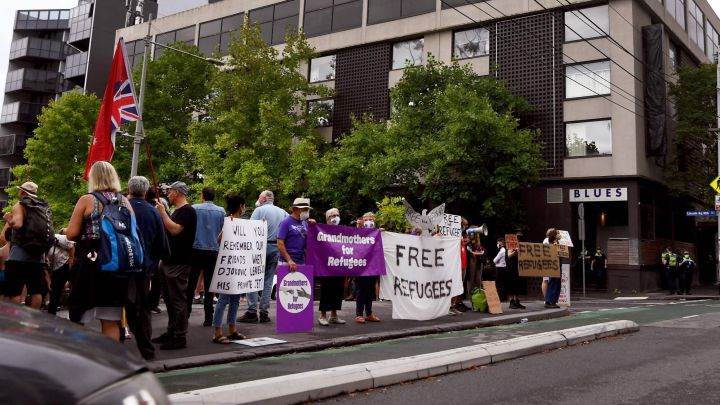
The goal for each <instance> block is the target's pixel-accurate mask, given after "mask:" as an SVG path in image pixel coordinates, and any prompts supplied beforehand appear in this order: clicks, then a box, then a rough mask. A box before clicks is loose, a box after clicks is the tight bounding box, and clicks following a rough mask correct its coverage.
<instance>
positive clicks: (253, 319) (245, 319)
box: [237, 312, 258, 323]
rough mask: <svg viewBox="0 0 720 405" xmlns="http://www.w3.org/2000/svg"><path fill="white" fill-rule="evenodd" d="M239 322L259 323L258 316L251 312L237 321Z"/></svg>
mask: <svg viewBox="0 0 720 405" xmlns="http://www.w3.org/2000/svg"><path fill="white" fill-rule="evenodd" d="M237 321H238V322H242V323H256V322H257V321H258V316H257V314H253V313H251V312H245V313H244V314H243V316H241V317H240V318H238V319H237Z"/></svg>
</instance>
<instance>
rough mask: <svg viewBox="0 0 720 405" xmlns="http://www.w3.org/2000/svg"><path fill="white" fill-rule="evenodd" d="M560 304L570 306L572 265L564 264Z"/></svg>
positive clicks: (561, 277)
mask: <svg viewBox="0 0 720 405" xmlns="http://www.w3.org/2000/svg"><path fill="white" fill-rule="evenodd" d="M558 305H562V306H566V307H569V306H570V265H569V264H563V265H562V275H561V276H560V298H559V299H558Z"/></svg>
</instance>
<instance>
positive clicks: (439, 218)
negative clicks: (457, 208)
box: [403, 201, 445, 236]
mask: <svg viewBox="0 0 720 405" xmlns="http://www.w3.org/2000/svg"><path fill="white" fill-rule="evenodd" d="M403 204H404V205H405V217H406V218H407V220H408V222H410V225H412V226H413V227H414V228H420V229H422V231H423V236H431V235H432V234H431V232H432V231H433V230H434V229H435V228H436V227H437V226H438V225H440V224H441V223H442V222H443V220H444V219H445V204H444V203H443V204H440V205H438V206H437V207H435V208H433V209H432V210H431V211H430V213H428V212H427V210H426V209H424V210H422V214H420V213H418V212H417V211H415V210H414V209H413V207H412V205H410V204H409V203H408V202H407V201H403Z"/></svg>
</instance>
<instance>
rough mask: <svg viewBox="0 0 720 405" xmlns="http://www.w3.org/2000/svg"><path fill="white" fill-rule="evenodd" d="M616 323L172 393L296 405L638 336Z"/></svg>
mask: <svg viewBox="0 0 720 405" xmlns="http://www.w3.org/2000/svg"><path fill="white" fill-rule="evenodd" d="M638 330H639V326H638V324H636V323H635V322H632V321H626V320H623V321H614V322H606V323H600V324H595V325H588V326H581V327H578V328H571V329H564V330H559V331H554V332H545V333H539V334H536V335H530V336H522V337H518V338H514V339H508V340H501V341H497V342H492V343H485V344H481V345H475V346H469V347H463V348H459V349H452V350H444V351H441V352H437V353H427V354H422V355H417V356H409V357H402V358H398V359H390V360H382V361H374V362H369V363H362V364H353V365H349V366H342V367H333V368H328V369H324V370H315V371H309V372H305V373H297V374H290V375H285V376H279V377H273V378H266V379H262V380H256V381H248V382H243V383H238V384H230V385H225V386H220V387H214V388H206V389H202V390H196V391H190V392H184V393H178V394H173V395H170V399H171V401H172V402H173V403H174V404H182V405H190V404H203V405H229V404H260V403H262V404H294V403H299V402H306V401H313V400H319V399H322V398H329V397H333V396H336V395H341V394H345V393H348V392H353V391H361V390H367V389H371V388H379V387H383V386H388V385H393V384H398V383H401V382H405V381H412V380H417V379H421V378H426V377H429V376H434V375H441V374H447V373H451V372H455V371H460V370H464V369H468V368H472V367H477V366H482V365H487V364H493V363H497V362H500V361H504V360H509V359H514V358H518V357H524V356H528V355H531V354H536V353H542V352H544V351H546V350H552V349H557V348H560V347H565V346H570V345H573V344H577V343H581V342H586V341H592V340H596V339H600V338H603V337H608V336H615V335H619V334H623V333H629V332H636V331H638Z"/></svg>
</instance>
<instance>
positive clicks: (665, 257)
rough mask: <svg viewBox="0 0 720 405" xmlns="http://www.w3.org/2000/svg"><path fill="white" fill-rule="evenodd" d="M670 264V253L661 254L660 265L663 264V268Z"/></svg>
mask: <svg viewBox="0 0 720 405" xmlns="http://www.w3.org/2000/svg"><path fill="white" fill-rule="evenodd" d="M669 262H670V253H668V252H663V253H661V254H660V263H662V265H663V266H667V265H668V263H669Z"/></svg>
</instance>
